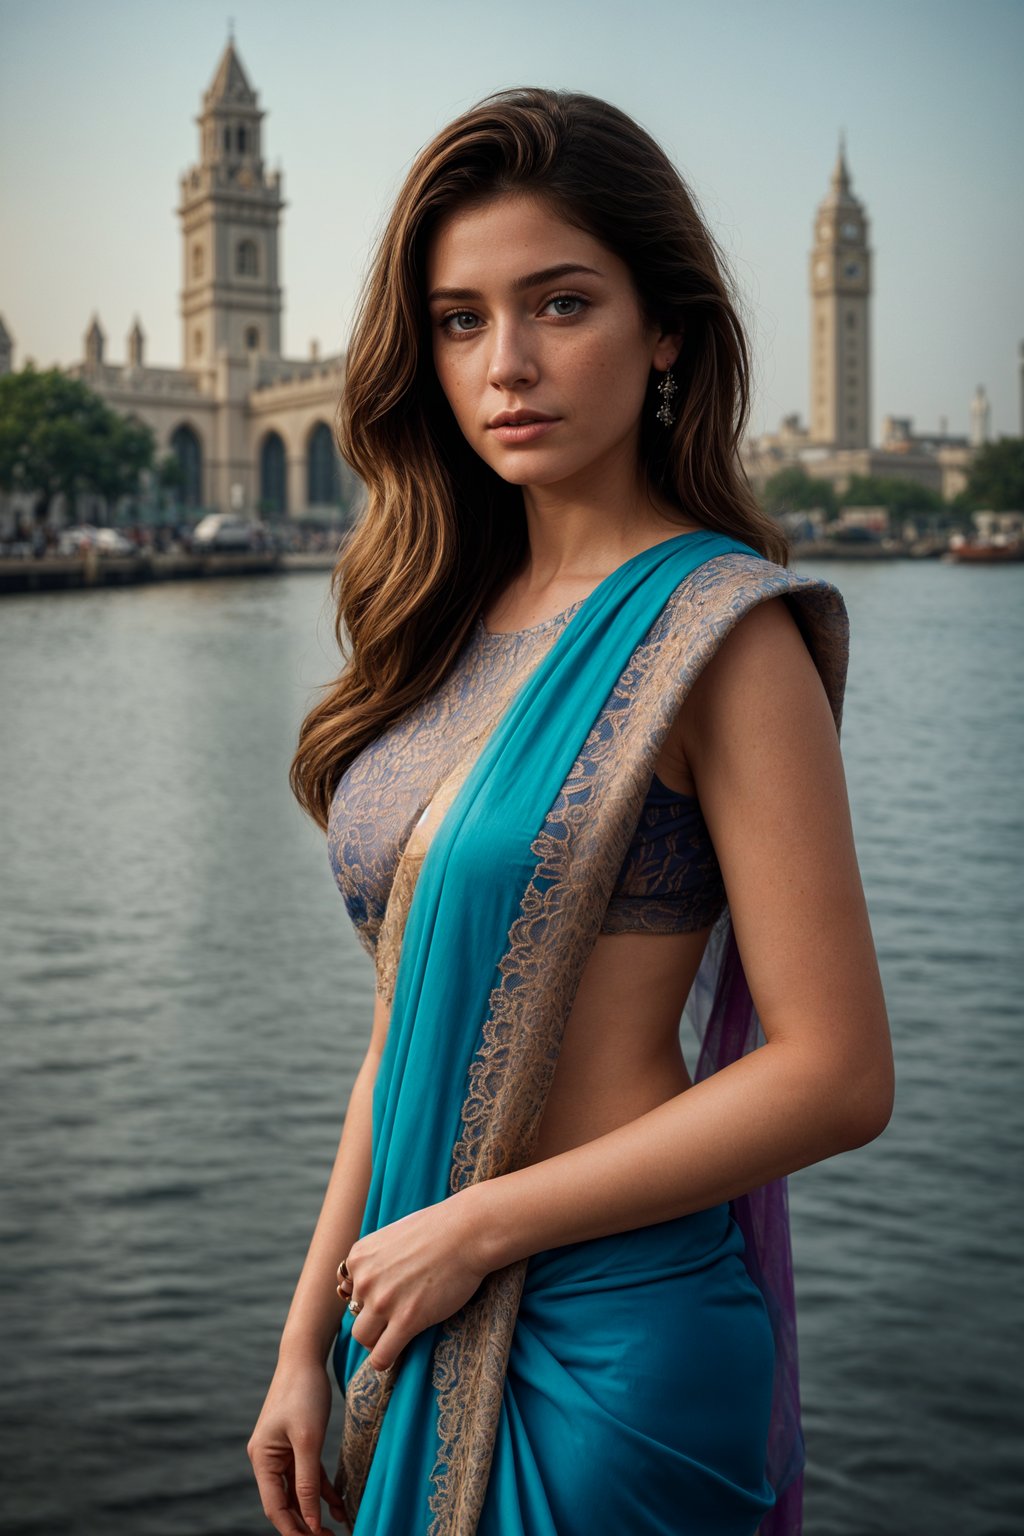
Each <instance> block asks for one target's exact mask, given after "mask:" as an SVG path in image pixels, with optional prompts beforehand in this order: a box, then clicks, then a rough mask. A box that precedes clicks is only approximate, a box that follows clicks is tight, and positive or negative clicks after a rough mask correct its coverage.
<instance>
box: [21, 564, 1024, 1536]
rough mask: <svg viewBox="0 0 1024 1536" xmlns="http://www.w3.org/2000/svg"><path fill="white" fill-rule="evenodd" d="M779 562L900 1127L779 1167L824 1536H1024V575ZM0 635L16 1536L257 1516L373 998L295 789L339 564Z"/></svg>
mask: <svg viewBox="0 0 1024 1536" xmlns="http://www.w3.org/2000/svg"><path fill="white" fill-rule="evenodd" d="M798 568H799V569H805V570H807V571H808V572H811V573H812V574H820V575H824V576H827V577H828V579H830V580H833V581H835V582H836V583H837V585H838V586H839V587H840V589H841V590H842V592H843V594H844V596H845V598H846V601H847V604H848V607H849V610H850V615H851V622H852V629H853V645H852V658H851V667H850V676H849V685H848V696H847V706H846V713H845V718H844V725H843V751H844V759H845V763H846V771H847V780H848V784H849V790H850V799H851V804H852V808H853V815H854V826H855V832H856V835H857V844H858V851H859V855H860V861H861V869H862V874H863V878H864V886H865V891H866V894H867V899H868V906H869V910H870V914H871V920H872V926H873V930H874V934H875V939H876V942H877V946H878V951H879V958H880V963H881V968H882V975H883V981H884V984H885V989H886V996H887V1000H888V1004H889V1012H890V1018H891V1021H892V1027H893V1033H894V1038H895V1046H896V1055H897V1072H898V1092H897V1104H896V1110H895V1114H894V1117H893V1120H892V1122H891V1124H890V1126H889V1128H888V1129H887V1130H886V1132H885V1134H884V1135H883V1136H882V1137H881V1138H880V1139H878V1140H877V1141H875V1142H873V1143H871V1144H870V1145H869V1146H868V1147H866V1148H862V1149H859V1150H857V1151H856V1152H852V1153H847V1154H845V1155H844V1156H842V1157H838V1158H835V1159H832V1160H830V1161H829V1162H827V1163H824V1164H820V1165H818V1166H816V1167H814V1168H810V1169H805V1170H802V1171H801V1172H800V1173H798V1174H796V1175H794V1176H793V1177H792V1179H791V1180H790V1199H791V1206H792V1212H793V1235H794V1248H795V1257H796V1265H797V1284H798V1302H799V1308H800V1312H799V1318H800V1348H801V1369H802V1383H803V1398H804V1413H805V1427H806V1434H807V1444H808V1458H809V1466H808V1474H807V1521H806V1530H807V1536H876V1533H877V1536H945V1533H949V1536H1011V1533H1012V1532H1018V1531H1020V1530H1022V1529H1024V1523H1022V1496H1021V1478H1020V1470H1019V1467H1020V1452H1021V1446H1022V1444H1024V1437H1022V1428H1024V1426H1022V1417H1024V1415H1022V1404H1021V1382H1022V1379H1024V1351H1022V1348H1021V1343H1022V1340H1021V1333H1022V1319H1024V1308H1022V1300H1024V1295H1022V1292H1024V1286H1022V1283H1021V1267H1022V1260H1024V1215H1022V1213H1024V1202H1022V1201H1021V1200H1020V1184H1021V1177H1020V1175H1021V1143H1022V1128H1024V1108H1022V1106H1024V1091H1022V1090H1024V1083H1022V1078H1024V1072H1022V1067H1021V1057H1022V1052H1021V992H1022V983H1024V975H1022V960H1021V955H1022V931H1021V898H1020V890H1021V870H1022V853H1024V802H1022V797H1021V791H1020V778H1021V765H1022V762H1024V711H1022V708H1021V689H1020V680H1021V670H1022V661H1021V658H1022V656H1024V601H1022V599H1024V566H1020V565H1018V566H1016V567H1012V566H1011V567H1005V568H1002V569H998V568H990V569H970V568H967V567H956V566H951V565H946V564H942V563H936V562H892V563H889V562H879V563H877V564H876V563H865V564H852V563H851V564H838V565H828V566H825V565H812V564H810V563H808V564H806V565H804V566H801V567H798ZM0 635H2V643H3V652H2V654H3V657H4V667H3V674H2V678H0V720H2V733H0V771H2V784H3V792H4V793H3V800H4V813H3V850H4V857H3V868H4V878H3V880H2V883H0V921H2V928H3V935H4V942H3V946H2V955H0V997H2V1009H3V1020H4V1021H3V1033H2V1047H3V1062H4V1070H3V1073H2V1084H0V1114H2V1125H3V1136H4V1143H5V1151H4V1170H3V1181H2V1196H0V1199H2V1207H0V1241H2V1260H0V1264H2V1273H0V1284H2V1295H3V1308H4V1322H5V1339H6V1342H5V1346H4V1369H3V1372H2V1379H0V1423H2V1432H3V1444H4V1454H3V1456H2V1458H0V1481H2V1492H0V1499H2V1503H0V1528H2V1529H3V1531H5V1532H9V1533H12V1536H29V1533H35V1532H38V1533H43V1532H47V1533H49V1532H51V1531H55V1530H60V1531H61V1532H62V1533H64V1536H100V1533H103V1536H179V1533H180V1536H184V1533H188V1536H236V1533H237V1536H244V1533H250V1532H251V1533H256V1532H260V1531H263V1530H269V1529H270V1527H269V1526H268V1525H267V1524H266V1522H265V1520H264V1518H263V1516H262V1514H261V1512H260V1509H259V1503H258V1500H257V1497H256V1490H255V1485H254V1483H253V1482H252V1479H251V1473H250V1469H249V1464H248V1461H247V1459H246V1456H245V1443H246V1440H247V1438H248V1435H249V1432H250V1430H251V1428H252V1425H253V1423H254V1421H255V1418H256V1415H257V1413H258V1411H259V1407H260V1404H261V1401H262V1397H263V1392H264V1390H265V1388H266V1384H267V1382H268V1380H269V1377H270V1374H271V1371H272V1367H273V1363H274V1356H275V1349H276V1343H277V1336H278V1331H279V1328H280V1324H281V1321H282V1319H283V1316H284V1312H285V1310H286V1308H287V1304H288V1300H289V1298H290V1294H291V1288H292V1286H293V1284H294V1281H295V1278H296V1276H297V1273H298V1270H299V1267H300V1265H301V1262H302V1258H303V1255H304V1252H305V1245H306V1242H307V1241H308V1238H309V1234H310V1232H311V1231H312V1227H313V1224H314V1221H315V1218H316V1213H317V1209H318V1207H319V1201H320V1198H321V1195H322V1191H323V1188H324V1185H325V1182H326V1178H327V1173H328V1170H329V1167H330V1164H331V1160H332V1158H333V1154H334V1150H335V1146H336V1142H337V1136H338V1132H339V1128H340V1120H341V1114H342V1108H343V1105H344V1103H345V1099H346V1096H347V1093H348V1089H349V1087H350V1085H351V1081H352V1078H353V1076H354V1073H355V1071H356V1068H357V1066H358V1063H359V1061H360V1059H361V1056H362V1052H363V1050H364V1048H365V1040H366V1038H367V1033H368V1028H369V1019H370V1014H371V1008H372V973H371V966H370V962H369V960H368V959H367V957H366V956H365V955H364V954H363V952H362V950H361V949H360V948H359V946H358V944H357V942H356V940H355V938H354V935H353V933H352V931H351V928H350V926H349V923H348V919H347V916H346V914H345V910H344V907H343V904H342V902H341V898H340V896H339V895H338V894H337V892H336V890H335V888H334V885H333V882H332V880H331V876H330V871H329V867H328V863H327V856H326V848H325V844H324V841H323V838H322V836H321V834H319V833H318V832H317V831H316V830H315V829H314V828H313V827H312V826H311V825H310V824H309V823H308V821H307V820H306V819H305V818H304V817H303V816H302V815H301V813H300V812H299V810H298V808H297V806H296V805H295V803H294V801H293V799H292V797H291V794H290V792H289V790H288V788H287V783H286V773H287V769H288V765H289V762H290V760H291V754H292V752H293V750H294V744H295V739H296V732H297V728H298V724H299V721H300V719H301V717H302V714H303V713H304V711H305V709H306V708H308V706H309V703H310V702H311V698H312V690H313V688H314V686H315V685H316V684H317V683H319V682H321V681H323V680H325V679H326V678H328V677H329V676H331V675H332V674H333V673H334V672H335V671H336V667H337V652H336V647H335V642H334V637H333V633H332V628H331V613H330V609H329V606H328V597H327V581H326V577H325V576H324V575H316V574H312V575H311V574H294V575H287V576H282V577H277V578H253V579H237V580H233V581H220V582H218V581H205V582H195V583H181V584H175V583H166V584H162V585H155V586H151V587H140V588H133V589H127V590H121V591H119V590H117V589H111V590H107V591H95V592H85V593H60V594H53V595H46V594H43V595H38V596H35V595H30V596H24V597H16V598H8V599H6V600H5V601H4V602H3V604H2V605H0ZM595 1536H604V1533H595Z"/></svg>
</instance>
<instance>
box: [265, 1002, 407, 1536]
mask: <svg viewBox="0 0 1024 1536" xmlns="http://www.w3.org/2000/svg"><path fill="white" fill-rule="evenodd" d="M388 1013H389V1011H388V1009H387V1008H386V1007H385V1005H384V1004H383V1003H382V1002H381V1000H380V997H379V996H378V997H377V999H376V1002H375V1005H374V1013H373V1031H372V1034H371V1038H370V1044H369V1047H368V1049H367V1052H366V1056H365V1059H364V1061H363V1064H362V1066H361V1067H360V1069H359V1072H358V1074H357V1076H356V1080H355V1083H354V1084H353V1086H352V1092H351V1093H350V1095H349V1101H348V1108H347V1110H346V1112H345V1122H344V1125H343V1127H342V1132H341V1137H340V1140H339V1142H338V1151H337V1154H336V1156H335V1159H334V1167H333V1169H332V1171H331V1176H330V1179H329V1180H328V1184H327V1191H326V1193H325V1195H324V1198H323V1202H322V1204H321V1207H320V1215H319V1217H318V1218H317V1223H316V1227H315V1229H314V1232H313V1237H312V1240H311V1242H310V1245H309V1249H308V1251H307V1254H306V1259H305V1263H304V1264H303V1266H302V1273H301V1274H300V1276H299V1279H298V1283H297V1284H296V1287H295V1293H294V1295H293V1297H292V1304H291V1307H290V1308H289V1311H288V1317H287V1320H286V1322H285V1325H284V1330H283V1332H282V1334H281V1343H280V1346H279V1349H278V1360H277V1368H276V1370H275V1371H274V1375H273V1379H272V1380H271V1383H270V1386H269V1388H268V1390H267V1396H266V1399H265V1400H264V1403H263V1407H262V1409H261V1411H260V1416H259V1418H258V1420H257V1422H256V1425H255V1428H254V1429H253V1432H252V1435H251V1436H250V1437H249V1443H248V1446H247V1447H246V1449H247V1451H248V1454H249V1460H250V1461H251V1462H252V1468H253V1472H254V1474H255V1476H256V1482H257V1484H258V1486H259V1490H260V1499H261V1502H262V1504H263V1512H264V1514H265V1515H266V1517H267V1519H268V1520H269V1521H270V1522H271V1524H272V1525H273V1526H274V1529H275V1530H276V1531H278V1532H280V1536H302V1533H304V1532H307V1533H308V1532H309V1531H320V1530H323V1529H324V1527H323V1526H322V1525H321V1523H320V1508H321V1501H324V1502H326V1504H327V1506H328V1508H329V1510H330V1511H331V1514H332V1515H333V1516H334V1517H335V1518H336V1519H338V1520H341V1521H342V1522H343V1523H344V1524H346V1525H349V1526H351V1524H352V1521H351V1519H350V1518H349V1515H348V1512H347V1510H346V1509H345V1503H344V1500H343V1499H342V1498H341V1496H340V1495H339V1494H338V1493H337V1491H336V1490H335V1488H334V1487H333V1485H332V1482H331V1479H330V1478H329V1477H328V1475H327V1472H326V1470H325V1468H324V1465H323V1462H322V1461H321V1454H322V1451H323V1443H324V1435H325V1434H326V1431H327V1422H328V1419H329V1418H330V1412H331V1386H330V1380H329V1377H328V1374H327V1369H326V1363H327V1356H328V1353H329V1351H330V1348H331V1343H332V1341H333V1339H334V1337H335V1335H336V1333H337V1331H338V1325H339V1323H340V1321H341V1313H342V1308H343V1306H344V1305H345V1303H344V1302H343V1301H342V1300H341V1299H340V1298H339V1296H338V1292H337V1267H338V1264H339V1262H340V1261H341V1259H343V1258H344V1257H345V1255H346V1253H347V1252H348V1250H349V1249H350V1247H351V1246H352V1244H353V1243H354V1242H355V1241H356V1239H357V1238H358V1236H359V1228H360V1226H361V1225H362V1220H363V1211H364V1209H365V1206H366V1196H367V1191H368V1189H369V1185H370V1164H371V1156H370V1154H371V1139H370V1132H371V1124H372V1106H373V1085H374V1082H375V1081H376V1077H377V1068H378V1066H379V1063H380V1056H381V1052H382V1050H383V1049H384V1040H385V1038H386V1035H387V1026H388Z"/></svg>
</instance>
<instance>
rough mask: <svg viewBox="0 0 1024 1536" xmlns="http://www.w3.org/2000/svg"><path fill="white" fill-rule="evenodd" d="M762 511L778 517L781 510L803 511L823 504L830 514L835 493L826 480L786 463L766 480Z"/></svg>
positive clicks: (834, 506)
mask: <svg viewBox="0 0 1024 1536" xmlns="http://www.w3.org/2000/svg"><path fill="white" fill-rule="evenodd" d="M762 500H763V502H764V507H765V511H767V512H770V513H772V515H773V516H775V517H778V515H779V514H780V513H781V512H806V511H809V510H810V508H812V507H822V508H824V510H825V511H826V512H829V513H832V512H834V511H835V508H836V493H835V491H834V490H833V488H832V483H831V481H829V480H816V479H814V478H813V476H811V475H809V474H808V473H807V471H806V469H804V468H803V466H802V465H800V464H789V465H787V466H786V468H785V469H780V470H779V471H778V473H777V474H774V475H772V477H771V478H770V479H769V480H768V481H767V483H766V485H765V488H764V495H763V498H762Z"/></svg>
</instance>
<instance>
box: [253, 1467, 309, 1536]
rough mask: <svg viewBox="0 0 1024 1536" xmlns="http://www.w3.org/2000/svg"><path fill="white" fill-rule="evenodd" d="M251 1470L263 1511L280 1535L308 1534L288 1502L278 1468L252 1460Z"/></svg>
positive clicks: (283, 1480)
mask: <svg viewBox="0 0 1024 1536" xmlns="http://www.w3.org/2000/svg"><path fill="white" fill-rule="evenodd" d="M253 1471H254V1472H255V1474H256V1486H257V1487H258V1489H259V1491H260V1503H261V1504H262V1505H263V1513H264V1514H265V1515H266V1517H267V1519H268V1520H269V1521H270V1523H271V1525H272V1526H273V1527H274V1530H275V1531H280V1533H281V1536H309V1527H308V1525H307V1524H306V1522H305V1521H304V1520H302V1519H300V1518H299V1516H298V1514H297V1512H296V1510H295V1508H294V1507H293V1506H292V1505H291V1504H290V1502H289V1489H288V1488H287V1487H286V1484H285V1479H284V1477H283V1476H282V1474H281V1473H280V1472H279V1471H278V1469H277V1468H276V1467H270V1466H267V1464H266V1463H262V1464H261V1463H260V1461H259V1460H257V1461H254V1462H253Z"/></svg>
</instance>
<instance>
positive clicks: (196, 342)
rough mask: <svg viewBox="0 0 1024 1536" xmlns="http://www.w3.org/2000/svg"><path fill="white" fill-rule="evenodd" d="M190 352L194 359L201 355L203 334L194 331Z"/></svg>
mask: <svg viewBox="0 0 1024 1536" xmlns="http://www.w3.org/2000/svg"><path fill="white" fill-rule="evenodd" d="M192 351H193V353H194V354H195V356H196V357H202V355H203V333H202V331H199V330H196V331H193V332H192Z"/></svg>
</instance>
